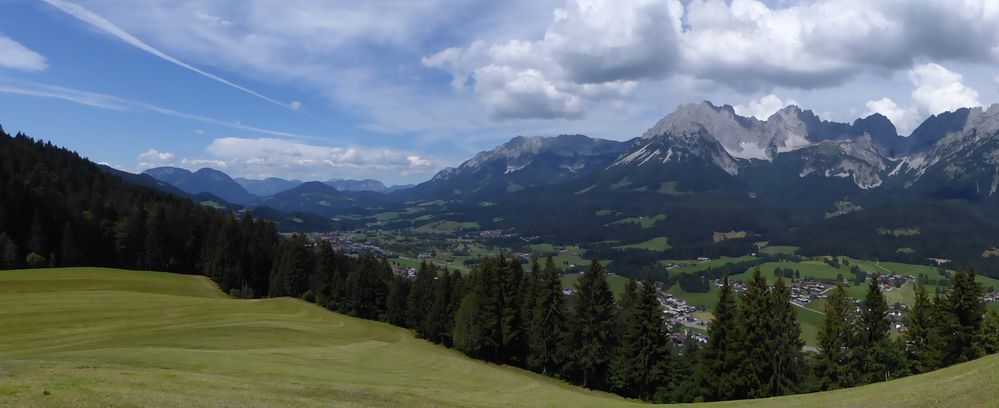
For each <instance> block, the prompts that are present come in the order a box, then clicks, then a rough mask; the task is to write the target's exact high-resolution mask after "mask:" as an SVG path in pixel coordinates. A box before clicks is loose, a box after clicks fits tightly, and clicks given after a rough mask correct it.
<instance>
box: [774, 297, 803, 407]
mask: <svg viewBox="0 0 999 408" xmlns="http://www.w3.org/2000/svg"><path fill="white" fill-rule="evenodd" d="M770 297H771V301H770V303H771V305H772V306H771V313H772V315H773V317H772V320H771V326H770V335H771V338H772V339H773V350H772V353H771V360H770V364H771V367H772V369H773V377H772V378H771V381H770V385H769V392H768V395H769V396H780V395H789V394H794V393H797V392H798V391H799V390H800V384H801V383H802V378H803V373H802V371H801V368H802V364H803V359H804V356H803V354H802V351H801V350H802V347H804V345H805V343H804V342H803V341H801V325H800V324H798V318H797V313H795V310H794V306H793V305H792V304H791V289H790V288H789V287H788V286H787V285H785V284H784V279H783V278H777V282H776V283H775V284H774V287H773V291H771V292H770Z"/></svg>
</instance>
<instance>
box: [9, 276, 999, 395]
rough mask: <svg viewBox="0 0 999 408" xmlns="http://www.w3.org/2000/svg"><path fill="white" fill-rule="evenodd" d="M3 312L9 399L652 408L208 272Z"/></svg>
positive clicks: (958, 391)
mask: <svg viewBox="0 0 999 408" xmlns="http://www.w3.org/2000/svg"><path fill="white" fill-rule="evenodd" d="M0 310H18V311H20V312H19V313H4V314H0V326H2V327H4V328H7V329H8V330H3V331H0V344H5V345H10V347H6V348H3V349H0V361H2V363H0V368H2V369H3V373H4V376H3V377H2V378H0V404H2V405H11V406H82V407H89V406H108V405H114V406H146V405H149V404H150V401H155V405H157V406H163V407H192V406H261V407H284V406H288V407H292V406H293V407H313V406H314V407H320V406H323V407H325V406H331V405H335V406H341V405H342V406H352V407H353V406H357V407H360V406H365V407H391V408H394V407H400V406H407V407H408V406H441V407H482V408H488V407H511V406H516V407H554V406H573V407H643V406H649V405H648V404H644V403H639V402H636V401H631V400H625V399H622V398H619V397H616V396H613V395H610V394H605V393H599V392H592V391H587V390H583V389H581V388H578V387H573V386H569V385H567V384H565V383H562V382H559V381H557V380H554V379H551V378H547V377H544V376H541V375H538V374H534V373H531V372H527V371H523V370H519V369H514V368H510V367H506V366H497V365H492V364H486V363H482V362H478V361H475V360H472V359H469V358H466V357H464V356H462V355H461V354H459V353H457V352H454V351H451V350H446V349H444V348H442V347H439V346H435V345H432V344H430V343H428V342H426V341H423V340H418V339H415V338H413V335H412V334H411V333H410V332H409V331H408V330H404V329H399V328H395V327H392V326H389V325H386V324H383V323H378V322H372V321H366V320H359V319H355V318H351V317H347V316H344V315H340V314H336V313H333V312H329V311H326V310H324V309H322V308H320V307H317V306H315V305H313V304H310V303H307V302H304V301H300V300H295V299H290V298H277V299H261V300H240V299H231V298H227V297H226V296H225V295H224V294H222V293H221V292H219V291H218V290H217V289H216V288H215V287H214V285H213V284H212V283H211V282H210V281H209V280H208V279H206V278H204V277H199V276H190V275H175V274H164V273H156V272H133V271H122V270H113V269H97V268H70V269H50V270H20V271H2V272H0ZM68 311H71V312H68ZM164 311H169V312H168V313H164ZM70 333H71V334H72V335H70ZM997 381H999V356H989V357H986V358H982V359H979V360H976V361H972V362H970V363H965V364H961V365H957V366H954V367H950V368H946V369H943V370H939V371H936V372H932V373H928V374H923V375H918V376H913V377H908V378H903V379H900V380H894V381H891V382H887V383H878V384H873V385H868V386H863V387H858V388H851V389H845V390H839V391H832V392H823V393H816V394H808V395H798V396H791V397H782V398H770V399H760V400H751V401H738V402H730V403H717V404H694V405H691V406H693V407H701V406H703V407H716V406H720V407H724V406H747V407H774V408H777V407H867V406H870V407H887V408H895V407H898V408H903V407H905V408H908V407H915V408H922V407H948V406H953V407H979V406H992V405H994V404H995V401H997V400H999V388H997V387H994V384H995V383H996V382H997Z"/></svg>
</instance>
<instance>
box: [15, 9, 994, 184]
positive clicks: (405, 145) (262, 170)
mask: <svg viewBox="0 0 999 408" xmlns="http://www.w3.org/2000/svg"><path fill="white" fill-rule="evenodd" d="M141 4H142V5H141V6H137V2H134V1H124V0H76V1H67V0H47V1H18V0H13V1H12V0H0V124H2V125H3V126H4V128H5V129H6V130H7V131H8V132H14V131H19V130H20V131H25V132H27V133H29V134H30V135H33V136H35V137H39V138H44V139H48V140H52V141H53V142H55V143H57V144H60V145H65V146H67V147H69V148H71V149H74V150H77V151H79V152H80V153H81V154H83V155H85V156H88V157H90V158H91V159H92V160H94V161H97V162H105V163H109V164H112V165H114V166H116V167H119V168H123V169H126V170H130V171H140V170H142V169H144V168H148V167H151V166H160V165H176V166H181V167H186V168H191V169H197V168H200V167H205V166H208V167H214V168H219V169H221V170H224V171H226V172H228V173H230V174H232V175H233V176H242V177H250V178H260V177H267V176H279V177H286V178H299V179H320V180H323V179H330V178H376V179H381V180H383V181H385V182H387V183H408V182H419V181H422V180H426V179H428V178H430V177H431V176H432V175H433V174H434V173H435V172H436V171H438V170H440V169H441V168H443V167H445V166H453V165H456V164H458V163H460V162H461V161H462V160H464V159H467V158H469V157H471V156H472V155H474V154H475V153H476V152H478V151H480V150H484V149H488V148H491V147H493V146H495V145H497V144H500V143H503V142H504V141H506V140H508V139H510V138H511V137H513V136H516V135H556V134H560V133H582V134H587V135H590V136H595V137H603V138H610V139H618V140H624V139H628V138H632V137H635V136H638V135H640V134H641V133H642V132H643V131H644V130H645V129H647V128H648V127H650V126H651V125H652V124H654V123H655V121H656V120H657V119H658V118H660V117H662V116H664V115H665V114H667V113H669V112H671V111H672V110H673V109H674V108H675V107H676V106H677V105H678V104H681V103H687V102H693V101H699V100H704V99H708V100H712V101H714V102H716V103H719V104H731V105H734V106H735V107H736V109H737V111H739V112H740V113H742V114H746V115H754V116H757V117H761V118H765V117H766V116H768V115H769V114H771V113H773V112H774V111H776V110H777V109H779V108H780V107H783V106H784V105H786V104H792V103H793V104H798V105H801V106H802V107H805V108H809V109H813V110H814V111H815V112H816V113H818V114H819V115H820V116H822V117H823V118H825V119H829V120H839V121H852V120H853V119H855V118H857V117H860V116H865V115H867V114H870V113H872V112H881V113H884V114H886V115H887V116H889V118H891V119H892V120H893V122H895V123H896V125H897V126H898V127H899V129H900V131H902V132H903V133H906V132H908V131H910V130H911V129H912V128H913V127H914V126H916V125H917V124H918V123H919V122H920V121H921V120H923V119H924V118H925V117H927V116H928V115H930V114H935V113H939V112H942V111H944V110H950V109H954V108H956V107H961V106H969V105H988V104H991V103H993V102H995V101H996V98H997V90H999V88H997V84H999V77H997V74H999V70H997V69H996V67H999V2H996V1H984V0H983V1H972V0H957V1H953V0H952V1H919V0H913V1H908V2H898V1H892V0H874V1H859V0H836V1H833V0H816V1H809V2H789V1H780V2H762V3H761V2H757V1H753V0H732V1H728V2H724V1H716V0H703V1H702V0H694V1H682V2H681V1H677V0H618V1H600V0H552V1H547V0H535V1H519V0H518V1H507V2H494V1H468V0H464V1H452V0H428V1H420V2H412V1H387V0H385V1H383V0H371V1H364V2H356V1H333V0H329V1H311V0H287V1H280V2H278V1H264V0H246V1H238V2H237V1H221V0H219V1H214V0H205V1H195V0H177V1H158V0H150V1H144V2H141Z"/></svg>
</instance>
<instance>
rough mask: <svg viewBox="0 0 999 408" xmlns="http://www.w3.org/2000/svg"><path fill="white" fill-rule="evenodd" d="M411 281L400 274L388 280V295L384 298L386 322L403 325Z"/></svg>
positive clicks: (406, 316) (406, 315)
mask: <svg viewBox="0 0 999 408" xmlns="http://www.w3.org/2000/svg"><path fill="white" fill-rule="evenodd" d="M412 284H413V283H412V281H410V280H409V279H408V278H405V277H402V276H393V277H392V279H391V280H390V281H389V291H388V297H387V298H386V299H385V312H386V314H387V316H388V322H389V323H391V324H394V325H396V326H400V327H404V326H405V325H406V319H407V318H408V317H409V316H408V314H407V313H406V307H407V303H408V302H407V300H408V297H409V291H410V289H411V288H412Z"/></svg>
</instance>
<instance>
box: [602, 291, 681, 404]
mask: <svg viewBox="0 0 999 408" xmlns="http://www.w3.org/2000/svg"><path fill="white" fill-rule="evenodd" d="M657 292H658V291H657V290H656V286H655V282H653V281H652V279H651V278H646V279H645V281H643V282H642V287H641V289H640V290H639V292H638V293H637V296H636V298H635V299H634V304H633V305H630V306H629V308H631V312H630V313H628V314H627V317H626V327H625V331H624V334H623V336H622V338H621V345H620V347H619V349H618V350H619V355H618V357H617V359H616V360H615V364H614V365H615V370H614V378H613V379H615V380H616V381H614V384H613V385H615V388H617V389H618V390H619V391H621V392H623V393H624V394H625V395H628V396H633V397H637V398H640V399H642V400H646V401H651V400H652V399H653V397H654V396H655V395H656V392H657V391H659V390H660V389H664V388H667V387H668V386H669V382H670V372H669V371H670V366H671V364H672V362H671V350H670V342H671V339H670V334H669V331H668V330H667V327H666V323H665V321H664V320H663V312H662V306H661V304H660V303H659V299H658V296H657Z"/></svg>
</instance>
